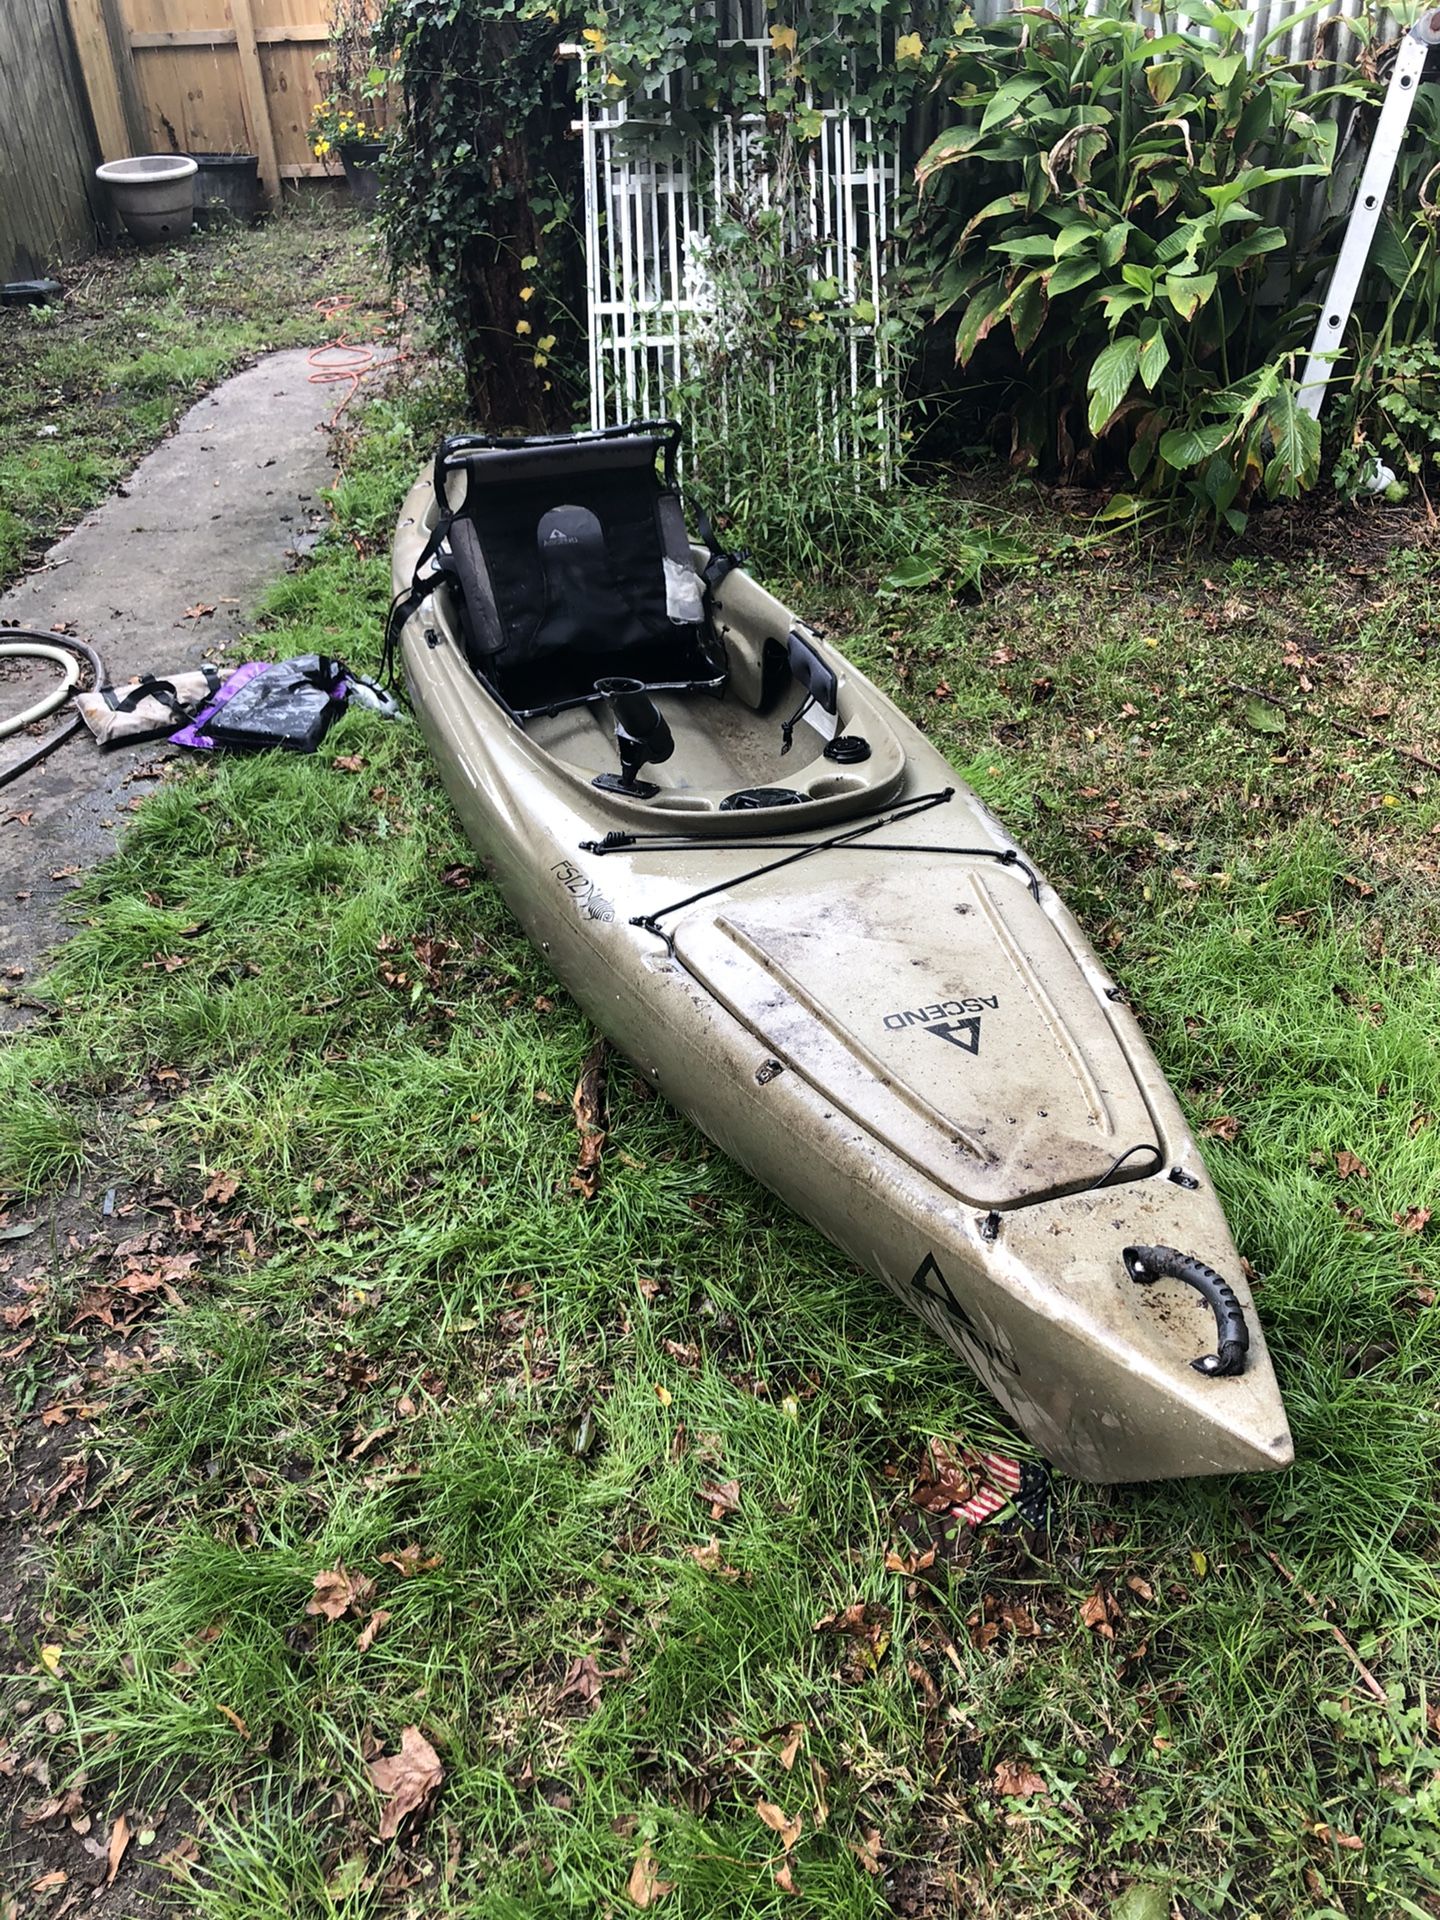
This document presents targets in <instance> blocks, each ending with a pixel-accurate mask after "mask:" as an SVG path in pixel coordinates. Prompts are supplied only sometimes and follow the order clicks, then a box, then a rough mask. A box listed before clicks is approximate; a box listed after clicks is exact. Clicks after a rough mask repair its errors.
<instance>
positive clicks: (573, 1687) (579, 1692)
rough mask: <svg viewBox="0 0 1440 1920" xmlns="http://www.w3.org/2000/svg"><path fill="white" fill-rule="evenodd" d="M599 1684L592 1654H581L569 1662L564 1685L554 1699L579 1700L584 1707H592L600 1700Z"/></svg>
mask: <svg viewBox="0 0 1440 1920" xmlns="http://www.w3.org/2000/svg"><path fill="white" fill-rule="evenodd" d="M600 1682H601V1673H600V1666H599V1663H598V1661H597V1660H596V1658H595V1656H594V1654H593V1653H583V1654H581V1655H580V1657H579V1658H578V1659H576V1660H572V1661H571V1662H570V1671H569V1672H568V1673H567V1674H566V1675H565V1684H564V1685H563V1686H562V1687H561V1689H560V1691H559V1692H558V1693H557V1694H556V1696H555V1698H556V1700H557V1701H560V1700H579V1701H580V1702H581V1704H582V1705H584V1706H587V1707H589V1706H593V1705H594V1703H595V1702H596V1701H597V1700H598V1699H599V1698H600Z"/></svg>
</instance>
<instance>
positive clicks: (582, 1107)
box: [570, 1040, 605, 1200]
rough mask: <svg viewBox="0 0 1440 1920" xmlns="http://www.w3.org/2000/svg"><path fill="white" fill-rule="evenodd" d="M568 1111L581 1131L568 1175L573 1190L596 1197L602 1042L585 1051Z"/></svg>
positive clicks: (601, 1130)
mask: <svg viewBox="0 0 1440 1920" xmlns="http://www.w3.org/2000/svg"><path fill="white" fill-rule="evenodd" d="M570 1111H571V1112H572V1113H573V1114H574V1115H575V1125H576V1127H577V1128H578V1130H579V1133H580V1157H579V1159H578V1160H577V1161H576V1163H575V1171H574V1172H573V1173H572V1174H571V1176H570V1185H571V1187H572V1188H573V1189H574V1191H575V1192H576V1193H578V1194H580V1195H581V1196H582V1197H583V1198H584V1199H586V1200H593V1199H594V1198H595V1193H596V1189H597V1188H598V1186H599V1184H600V1157H601V1155H602V1154H603V1152H604V1150H605V1042H604V1041H603V1040H597V1041H596V1042H595V1044H594V1046H593V1047H591V1049H590V1051H589V1052H588V1053H587V1054H586V1056H585V1059H584V1061H583V1063H582V1065H581V1068H580V1078H579V1079H578V1080H577V1081H576V1083H575V1091H574V1093H573V1094H572V1095H571V1096H570Z"/></svg>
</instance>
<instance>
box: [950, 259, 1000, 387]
mask: <svg viewBox="0 0 1440 1920" xmlns="http://www.w3.org/2000/svg"><path fill="white" fill-rule="evenodd" d="M1004 299H1005V289H1004V287H1003V285H1002V284H1001V282H1000V281H999V280H992V281H990V282H989V284H988V285H986V286H983V287H981V288H980V290H979V291H978V292H977V293H976V295H975V297H974V299H973V300H972V301H971V302H970V304H969V306H968V307H966V309H965V312H964V314H963V315H962V316H961V320H960V331H959V332H958V333H957V334H956V336H955V358H956V359H957V360H958V361H959V363H960V365H961V366H962V367H963V366H965V365H966V364H967V363H968V361H969V359H970V356H971V354H972V353H974V351H975V349H976V347H978V346H979V344H980V342H981V341H982V340H983V339H984V338H985V336H986V334H987V333H988V332H989V331H990V329H991V327H993V326H994V324H995V322H996V320H997V319H998V318H999V310H1000V307H1001V305H1002V303H1003V302H1004Z"/></svg>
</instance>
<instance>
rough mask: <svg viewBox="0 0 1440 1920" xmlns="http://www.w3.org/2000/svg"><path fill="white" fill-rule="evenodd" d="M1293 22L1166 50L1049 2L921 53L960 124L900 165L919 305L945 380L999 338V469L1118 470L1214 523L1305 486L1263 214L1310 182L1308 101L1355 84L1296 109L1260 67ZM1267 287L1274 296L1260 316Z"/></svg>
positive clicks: (1191, 35) (1293, 87)
mask: <svg viewBox="0 0 1440 1920" xmlns="http://www.w3.org/2000/svg"><path fill="white" fill-rule="evenodd" d="M1316 10H1317V9H1316V8H1315V7H1313V6H1312V7H1311V8H1309V9H1308V11H1309V12H1311V13H1313V12H1315V11H1316ZM1296 18H1297V16H1295V15H1291V16H1290V17H1288V18H1287V19H1286V20H1285V21H1284V23H1283V24H1282V26H1280V27H1278V28H1276V29H1275V31H1274V32H1272V33H1271V34H1269V35H1268V36H1266V37H1265V38H1263V39H1261V40H1260V41H1259V43H1258V45H1257V47H1256V50H1255V52H1254V53H1253V54H1247V52H1246V50H1245V45H1244V38H1245V32H1246V29H1247V27H1248V25H1249V24H1250V20H1251V15H1250V14H1249V13H1247V12H1245V11H1244V10H1243V9H1238V8H1237V9H1233V10H1232V9H1225V8H1220V7H1211V6H1208V5H1205V4H1203V0H1201V3H1200V4H1198V5H1197V6H1196V7H1195V8H1193V9H1191V10H1190V14H1189V25H1188V26H1187V28H1186V29H1185V30H1184V31H1183V32H1182V31H1174V32H1167V31H1156V30H1155V29H1154V28H1153V27H1149V26H1145V25H1142V24H1140V23H1139V22H1137V21H1136V20H1135V18H1134V17H1133V15H1132V10H1131V7H1130V4H1129V0H1100V4H1099V5H1098V7H1097V8H1095V9H1094V10H1088V11H1087V9H1086V8H1085V7H1084V6H1083V5H1081V4H1077V3H1076V0H1060V4H1059V6H1058V8H1057V10H1056V11H1055V12H1053V13H1052V12H1050V11H1048V10H1047V11H1045V12H1043V13H1038V14H1037V13H1035V12H1032V11H1027V12H1026V13H1025V14H1024V15H1023V16H1019V15H1011V16H1009V17H1007V18H1006V19H1004V20H1001V21H999V22H997V23H995V24H994V25H991V26H985V27H978V26H975V25H974V24H973V23H971V22H970V21H969V20H968V19H965V20H962V21H961V22H960V23H959V25H958V26H957V29H956V32H955V36H954V39H953V42H952V43H951V44H950V45H949V47H948V48H946V49H944V50H936V51H935V53H934V54H933V56H932V60H933V64H934V65H935V68H936V71H937V75H938V77H939V78H940V80H941V83H942V84H943V86H944V88H945V90H946V92H947V95H948V98H949V100H950V102H951V106H952V108H953V109H958V110H959V111H960V112H961V113H963V115H964V118H963V119H962V120H959V121H958V122H957V124H955V125H953V126H951V127H948V128H946V130H945V131H944V132H942V133H941V134H940V135H939V137H938V138H937V139H935V140H934V141H933V142H932V143H931V145H930V146H929V148H928V150H927V151H926V152H925V154H924V156H923V158H922V160H921V162H920V166H919V169H918V178H919V179H920V181H921V183H922V186H923V187H924V188H925V189H926V191H927V202H926V208H925V218H924V222H923V227H922V241H921V244H922V246H923V248H924V249H925V252H924V254H923V258H924V260H925V262H926V263H927V264H928V268H929V287H930V293H931V298H932V303H933V307H934V310H935V311H936V312H937V313H939V314H945V313H951V312H953V313H958V316H959V320H958V329H957V334H956V357H957V359H958V360H959V362H960V364H961V365H962V366H968V365H970V364H971V363H972V361H977V362H978V360H979V357H980V350H981V349H982V348H983V347H987V345H988V347H989V349H990V353H991V365H992V366H994V365H996V364H997V361H998V355H997V354H996V353H995V351H994V349H995V347H996V346H997V345H998V344H999V342H1000V339H1001V336H1002V334H1004V335H1008V342H1007V344H1008V346H1009V348H1010V349H1011V350H1012V354H1013V358H1012V361H1011V366H1012V368H1013V369H1014V371H1015V373H1016V375H1017V377H1016V380H1015V387H1016V395H1015V399H1014V401H1013V404H1012V405H1011V407H1010V409H1009V422H1010V429H1011V452H1012V454H1013V457H1014V458H1015V459H1016V461H1017V463H1019V464H1039V465H1040V466H1042V467H1047V468H1049V469H1051V470H1052V471H1053V470H1057V469H1058V470H1061V471H1066V470H1071V471H1073V470H1076V469H1079V470H1081V471H1082V472H1083V471H1087V470H1088V471H1089V472H1091V473H1095V474H1099V473H1103V472H1104V471H1105V470H1106V468H1107V467H1108V468H1111V469H1113V468H1114V466H1115V465H1117V464H1118V463H1119V462H1120V461H1121V460H1123V461H1124V462H1125V463H1126V466H1127V467H1128V471H1129V474H1130V477H1131V479H1132V480H1133V481H1134V482H1135V483H1136V484H1137V485H1139V486H1140V487H1142V488H1143V489H1145V490H1147V491H1150V492H1171V493H1173V492H1176V491H1179V492H1181V493H1182V495H1188V496H1189V498H1190V499H1191V500H1192V501H1193V502H1194V504H1195V505H1196V506H1197V507H1198V508H1199V510H1200V511H1201V513H1202V514H1204V515H1206V516H1211V517H1214V518H1216V519H1219V520H1223V521H1226V522H1228V523H1230V524H1231V525H1238V524H1240V523H1242V522H1243V507H1244V505H1245V503H1246V501H1247V500H1248V499H1249V498H1250V496H1251V495H1252V494H1253V492H1254V491H1255V489H1256V488H1257V487H1258V486H1262V485H1263V487H1264V489H1265V491H1266V492H1268V493H1269V494H1271V495H1279V496H1287V495H1293V494H1294V493H1296V492H1297V491H1298V490H1299V489H1300V488H1301V487H1304V486H1307V485H1309V484H1310V483H1311V482H1312V481H1313V480H1314V478H1315V476H1316V473H1317V471H1318V467H1319V457H1320V435H1319V429H1318V427H1317V425H1316V423H1315V422H1314V421H1313V420H1311V419H1310V418H1309V416H1308V415H1306V414H1304V413H1301V412H1300V411H1299V410H1298V408H1297V406H1296V404H1295V384H1294V380H1293V369H1292V365H1291V356H1292V355H1293V354H1294V353H1295V352H1296V351H1297V350H1299V349H1301V348H1303V346H1304V344H1305V334H1306V331H1307V326H1306V315H1305V312H1304V310H1303V309H1300V310H1297V305H1296V302H1295V299H1294V297H1293V289H1294V285H1295V269H1296V257H1295V247H1294V245H1293V241H1292V234H1291V231H1290V230H1288V229H1287V226H1286V224H1285V223H1284V221H1283V219H1282V217H1281V215H1282V212H1283V210H1284V209H1285V207H1286V206H1287V205H1288V206H1290V207H1292V208H1293V206H1294V204H1295V196H1294V187H1295V184H1296V183H1297V182H1300V181H1303V180H1308V179H1311V178H1315V177H1318V176H1323V175H1325V174H1327V173H1328V172H1329V170H1330V166H1331V162H1332V159H1333V156H1334V150H1335V140H1336V126H1335V123H1334V121H1333V120H1332V119H1329V118H1327V117H1325V107H1326V105H1327V103H1328V101H1329V99H1330V98H1332V97H1333V96H1334V95H1335V94H1347V95H1351V96H1363V95H1364V93H1365V91H1366V89H1365V88H1364V87H1363V86H1362V85H1361V84H1360V83H1359V82H1358V81H1355V82H1347V83H1346V84H1345V85H1344V86H1341V87H1337V88H1334V89H1331V90H1330V94H1329V95H1323V94H1307V92H1306V91H1305V85H1304V82H1303V80H1302V79H1301V78H1300V77H1298V76H1297V75H1295V74H1293V73H1291V72H1290V71H1289V70H1288V69H1287V68H1286V67H1285V66H1284V65H1283V64H1282V63H1280V62H1279V61H1278V60H1277V58H1276V57H1275V55H1274V53H1273V52H1272V48H1273V46H1274V43H1275V42H1276V41H1277V40H1278V39H1280V38H1281V37H1282V36H1283V35H1286V34H1289V33H1290V32H1291V31H1292V30H1293V28H1294V26H1295V23H1296ZM957 181H958V182H962V183H963V187H962V191H958V192H957V191H956V190H955V187H956V183H957ZM1267 282H1269V285H1270V287H1272V288H1278V287H1281V286H1284V285H1286V284H1287V283H1288V285H1289V287H1290V291H1289V292H1288V293H1277V294H1276V296H1275V297H1273V298H1268V299H1267Z"/></svg>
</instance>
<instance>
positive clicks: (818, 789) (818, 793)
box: [805, 773, 869, 800]
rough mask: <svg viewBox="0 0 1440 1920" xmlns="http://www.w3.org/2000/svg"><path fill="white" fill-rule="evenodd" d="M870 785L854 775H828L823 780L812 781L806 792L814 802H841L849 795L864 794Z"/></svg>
mask: <svg viewBox="0 0 1440 1920" xmlns="http://www.w3.org/2000/svg"><path fill="white" fill-rule="evenodd" d="M868 785H869V782H868V781H865V780H860V779H857V777H856V776H855V775H854V774H853V773H827V774H826V775H825V777H824V779H823V780H812V781H811V782H810V784H809V786H808V787H807V788H806V789H805V791H806V792H807V793H808V794H809V796H810V798H811V799H812V800H839V799H841V798H842V797H843V796H844V795H845V794H847V793H864V792H865V790H866V788H867V786H868Z"/></svg>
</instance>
